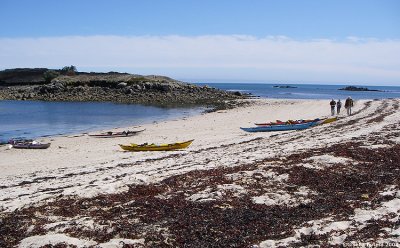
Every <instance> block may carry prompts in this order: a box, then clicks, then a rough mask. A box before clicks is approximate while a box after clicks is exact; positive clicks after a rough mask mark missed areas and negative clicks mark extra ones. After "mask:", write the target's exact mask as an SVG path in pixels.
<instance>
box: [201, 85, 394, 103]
mask: <svg viewBox="0 0 400 248" xmlns="http://www.w3.org/2000/svg"><path fill="white" fill-rule="evenodd" d="M197 85H202V86H203V85H208V86H210V87H214V88H218V89H223V90H229V91H239V92H241V93H250V94H252V95H254V96H258V97H261V98H275V99H332V98H333V99H335V100H338V99H342V100H344V99H346V98H347V97H348V96H351V98H353V99H387V98H400V87H398V86H356V87H364V88H368V89H370V90H378V91H345V90H339V89H341V88H344V87H346V86H348V85H318V84H261V83H260V84H255V83H197ZM285 87H287V88H285Z"/></svg>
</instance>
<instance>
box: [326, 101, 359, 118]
mask: <svg viewBox="0 0 400 248" xmlns="http://www.w3.org/2000/svg"><path fill="white" fill-rule="evenodd" d="M330 105H331V114H332V115H335V108H336V112H337V114H340V109H341V108H342V102H341V101H340V99H339V100H338V101H337V102H336V101H335V100H333V99H332V101H331V102H330ZM353 105H354V102H353V99H351V97H347V99H346V101H345V103H344V108H345V109H346V110H347V114H348V115H351V108H352V107H353Z"/></svg>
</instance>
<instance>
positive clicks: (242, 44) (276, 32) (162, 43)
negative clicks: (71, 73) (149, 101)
mask: <svg viewBox="0 0 400 248" xmlns="http://www.w3.org/2000/svg"><path fill="white" fill-rule="evenodd" d="M0 10H1V12H0V13H1V14H0V23H1V24H2V25H1V29H0V70H3V69H8V68H21V67H46V68H54V69H58V68H62V67H63V66H66V65H74V66H76V67H77V69H78V70H79V71H101V72H108V71H119V72H129V73H134V74H144V75H148V74H157V75H165V76H169V77H172V78H175V79H180V80H184V81H191V82H266V83H276V82H282V83H326V84H361V85H400V59H399V58H400V1H398V0H279V1H276V0H146V1H143V0H140V1H139V0H112V1H111V0H108V1H106V0H79V1H78V0H69V1H65V0H57V1H55V0H36V1H33V0H0Z"/></svg>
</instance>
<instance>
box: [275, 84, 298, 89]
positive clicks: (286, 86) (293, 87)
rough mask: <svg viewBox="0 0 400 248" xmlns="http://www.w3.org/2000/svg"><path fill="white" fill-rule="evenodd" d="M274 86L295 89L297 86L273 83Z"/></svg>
mask: <svg viewBox="0 0 400 248" xmlns="http://www.w3.org/2000/svg"><path fill="white" fill-rule="evenodd" d="M274 88H280V89H295V88H297V87H295V86H290V85H274Z"/></svg>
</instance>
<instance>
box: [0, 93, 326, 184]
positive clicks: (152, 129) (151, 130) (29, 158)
mask: <svg viewBox="0 0 400 248" xmlns="http://www.w3.org/2000/svg"><path fill="white" fill-rule="evenodd" d="M238 101H241V102H250V106H239V107H237V108H234V109H230V110H216V111H213V112H208V113H207V112H205V113H199V114H198V115H193V116H189V117H182V118H180V117H178V118H173V119H171V120H163V121H160V122H157V121H156V122H151V123H146V124H139V125H134V126H129V125H128V126H122V127H113V128H108V129H99V130H93V131H89V132H81V133H72V134H61V135H54V136H48V137H40V138H37V139H36V140H38V141H40V142H43V143H52V144H51V146H50V148H48V149H46V150H42V151H38V150H19V149H7V148H5V147H0V154H3V155H5V156H7V155H9V156H11V157H12V158H11V159H8V158H7V157H5V158H3V159H2V161H0V168H1V169H2V170H0V171H2V172H1V173H0V178H1V177H2V176H4V175H14V174H13V173H10V174H8V172H9V170H7V169H4V168H9V167H4V166H5V164H7V163H9V162H11V161H12V162H13V164H14V165H13V166H14V168H15V167H16V166H20V167H21V169H22V167H24V165H25V164H26V163H29V162H31V163H32V164H35V165H36V166H38V167H39V168H43V169H46V168H47V169H50V170H51V168H53V166H54V165H51V164H58V165H60V163H59V162H56V160H61V161H68V162H66V163H65V162H61V164H62V165H63V166H61V167H66V168H67V167H70V165H68V164H70V162H69V160H64V159H63V157H71V156H75V157H76V156H79V157H80V159H73V160H74V162H73V163H72V164H73V165H74V167H75V166H77V167H79V166H90V165H96V164H98V163H101V164H105V163H110V161H107V159H106V158H107V156H104V157H103V159H100V160H99V159H97V157H98V156H97V155H94V152H92V151H90V149H88V147H92V148H93V147H94V146H96V152H99V151H101V150H102V149H101V147H100V146H101V145H104V146H105V145H106V146H107V148H108V149H110V150H112V151H113V152H118V151H120V149H119V147H118V144H117V143H124V142H125V143H146V142H147V143H173V142H181V141H186V140H190V139H192V138H191V136H190V134H189V133H190V132H191V131H192V130H195V129H196V126H197V125H196V123H197V122H200V123H204V124H206V123H207V124H208V126H206V127H207V128H208V129H209V131H210V133H212V134H211V135H215V133H214V132H213V129H214V128H213V126H212V124H211V125H210V124H209V123H210V122H209V119H210V120H212V121H214V122H215V119H217V118H218V117H217V116H216V115H220V114H221V113H222V114H223V113H227V112H233V113H234V112H241V111H243V109H246V108H249V109H252V108H256V109H257V108H258V109H262V108H263V106H264V107H266V106H267V107H268V105H270V104H272V108H273V110H272V111H273V112H274V111H276V108H279V106H280V105H281V104H282V103H283V104H284V105H286V107H289V108H290V105H293V104H296V103H306V104H307V103H309V102H317V103H318V102H326V100H305V99H296V100H292V99H253V100H249V99H247V100H238ZM245 105H246V104H245ZM321 110H322V111H320V112H317V113H309V114H306V113H298V114H296V113H295V110H289V112H287V113H284V112H285V111H287V110H283V111H282V113H281V114H278V115H276V116H275V118H272V119H268V120H270V121H274V120H276V119H280V120H288V119H301V118H304V119H307V118H314V119H315V118H322V117H323V116H321V115H323V114H324V112H326V115H325V117H329V115H328V111H325V108H322V109H321ZM255 111H257V110H252V114H251V115H252V118H253V120H254V121H253V122H251V121H247V122H246V121H245V122H241V123H240V124H242V126H243V125H248V126H251V125H252V124H253V123H254V122H257V120H259V121H261V120H266V119H264V118H263V117H261V116H260V118H257V117H254V115H257V113H255ZM233 115H235V114H233ZM239 115H240V114H239ZM317 115H318V116H317ZM203 116H205V117H204V118H203ZM208 117H209V118H208ZM278 117H280V118H278ZM231 119H234V117H231ZM186 123H188V124H186ZM185 125H190V128H189V129H190V131H188V132H187V134H180V132H179V131H176V130H171V128H169V127H168V126H172V129H175V128H179V127H185ZM222 125H223V124H222V123H220V125H219V128H221V126H222ZM238 125H239V123H238V124H237V125H236V126H237V130H235V133H236V136H240V135H248V134H246V133H245V132H243V131H241V130H240V129H239V126H240V125H239V126H238ZM236 126H233V127H231V129H232V130H234V129H236ZM160 128H162V130H161V131H160ZM127 129H146V131H145V132H144V133H141V134H139V135H137V136H132V137H123V138H110V139H100V138H94V137H89V136H88V134H91V133H101V132H106V131H113V132H121V131H124V130H127ZM186 129H188V128H186ZM166 130H167V131H166ZM165 132H169V133H170V134H171V135H170V136H169V137H168V135H166V134H165ZM269 134H271V133H259V134H256V135H263V136H265V135H267V136H268V135H269ZM253 135H254V134H253ZM202 139H203V140H204V138H200V139H199V138H197V140H195V142H194V145H196V143H198V141H199V140H200V141H201V140H202ZM223 140H224V139H223ZM133 141H134V142H133ZM220 142H221V141H220V140H217V143H216V145H220ZM96 143H99V144H101V145H100V146H99V145H95V144H96ZM114 143H115V144H114ZM207 143H208V144H209V145H210V146H212V145H213V144H212V143H211V142H210V141H208V142H207ZM74 146H75V147H74ZM192 146H193V144H192ZM80 148H83V149H84V150H85V154H86V153H88V154H93V155H92V156H91V157H90V158H89V159H88V158H87V156H86V155H85V154H83V153H79V154H77V153H76V152H77V151H78V149H80ZM64 149H67V150H68V149H69V150H72V151H75V152H74V153H71V154H69V155H68V156H63V155H62V153H63V152H66V151H67V150H64ZM103 151H104V150H103ZM55 152H56V153H57V154H58V156H56V155H54V154H52V153H55ZM104 152H106V151H104ZM106 153H107V152H106ZM107 154H108V155H111V157H113V159H127V158H128V157H129V156H112V154H110V153H107ZM156 154H157V153H156ZM20 155H23V159H22V160H21V158H19V157H20ZM43 155H44V156H46V158H49V157H50V158H54V159H47V160H46V161H45V165H44V166H43V165H39V162H40V161H42V163H43V160H42V158H41V156H43ZM100 156H101V155H100ZM3 157H4V156H3ZM145 157H146V155H145ZM33 158H34V159H33ZM113 159H110V160H113ZM79 160H81V161H82V162H79ZM48 165H49V166H48ZM10 169H11V168H10ZM22 171H24V172H28V173H31V172H34V171H35V170H34V169H27V168H25V169H22Z"/></svg>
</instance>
